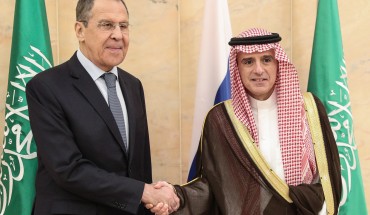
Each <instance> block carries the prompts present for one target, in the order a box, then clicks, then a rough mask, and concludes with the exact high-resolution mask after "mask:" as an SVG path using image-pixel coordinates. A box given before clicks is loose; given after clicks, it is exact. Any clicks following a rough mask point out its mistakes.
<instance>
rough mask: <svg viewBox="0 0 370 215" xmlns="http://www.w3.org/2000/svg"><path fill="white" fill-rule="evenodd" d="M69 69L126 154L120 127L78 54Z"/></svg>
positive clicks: (76, 84) (74, 56)
mask: <svg viewBox="0 0 370 215" xmlns="http://www.w3.org/2000/svg"><path fill="white" fill-rule="evenodd" d="M69 67H70V70H71V76H72V78H73V85H74V86H75V87H76V88H77V89H78V90H79V91H80V92H81V94H82V95H83V96H84V97H85V98H86V99H87V100H88V102H89V103H90V104H91V106H92V107H93V108H94V109H95V110H96V112H97V113H98V115H100V117H101V118H102V119H103V120H104V122H105V124H106V125H107V127H108V128H109V130H110V131H111V132H112V134H113V136H114V138H115V139H116V140H117V142H118V143H119V145H120V146H121V148H122V150H123V151H124V152H126V149H125V147H124V144H123V140H122V137H121V135H120V132H119V129H118V126H117V125H116V121H115V120H114V117H113V114H112V112H111V111H110V109H109V106H108V104H107V102H106V101H105V99H104V97H103V95H102V94H101V92H100V90H99V89H98V87H97V86H96V84H95V82H94V81H93V80H92V78H91V77H90V75H89V74H88V73H87V71H86V70H85V68H84V67H83V66H82V65H81V63H80V62H79V61H78V59H77V56H76V54H75V55H73V57H72V58H71V60H70V65H69ZM125 154H126V153H125Z"/></svg>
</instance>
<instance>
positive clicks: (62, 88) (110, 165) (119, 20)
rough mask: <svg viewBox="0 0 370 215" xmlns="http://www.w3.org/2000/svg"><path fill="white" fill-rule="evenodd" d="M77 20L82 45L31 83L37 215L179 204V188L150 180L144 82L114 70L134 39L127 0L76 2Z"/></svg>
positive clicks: (111, 214)
mask: <svg viewBox="0 0 370 215" xmlns="http://www.w3.org/2000/svg"><path fill="white" fill-rule="evenodd" d="M76 18H77V21H76V23H75V31H76V36H77V38H78V40H79V50H78V51H77V52H76V53H75V54H74V55H73V56H72V57H71V59H70V60H68V61H67V62H65V63H63V64H61V65H59V66H56V67H54V68H52V69H49V70H47V71H44V72H42V73H40V74H38V75H36V76H35V77H34V78H33V79H32V80H31V81H30V82H29V83H28V85H27V89H26V93H27V100H28V105H29V106H28V107H29V116H30V122H31V128H32V131H33V135H34V138H35V141H36V144H37V149H38V161H39V165H38V172H37V179H36V200H35V207H34V214H36V215H39V214H41V215H43V214H88V215H90V214H109V215H114V214H150V212H149V211H148V210H146V209H145V208H144V207H143V206H142V203H153V204H157V203H160V204H164V205H165V207H164V211H167V209H169V211H172V210H174V209H176V208H177V207H178V199H177V196H176V195H175V194H174V191H173V190H172V189H171V188H168V187H164V189H161V190H157V189H155V188H154V187H153V185H152V184H151V183H152V170H151V157H150V146H149V134H148V125H147V116H146V109H145V101H144V92H143V87H142V85H141V82H140V81H139V79H137V78H135V77H134V76H132V75H131V74H129V73H127V72H126V71H124V70H122V69H120V68H117V65H118V64H120V63H121V62H122V61H123V60H124V58H125V56H126V53H127V48H128V44H129V29H128V26H129V24H128V22H129V16H128V10H127V7H126V5H125V3H124V2H123V0H95V1H94V0H79V1H78V3H77V8H76ZM108 74H109V75H108ZM107 76H112V77H113V79H112V80H111V81H110V82H109V81H108V80H107V79H108V78H107ZM112 84H113V85H115V86H113V85H112ZM111 85H112V86H113V88H112V86H111ZM112 89H113V90H112ZM113 102H115V103H113ZM117 111H118V112H117ZM167 206H168V208H166V207H167Z"/></svg>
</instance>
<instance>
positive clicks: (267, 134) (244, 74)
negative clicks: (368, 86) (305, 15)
mask: <svg viewBox="0 0 370 215" xmlns="http://www.w3.org/2000/svg"><path fill="white" fill-rule="evenodd" d="M280 40H281V37H280V36H279V35H278V34H276V33H270V32H267V31H265V30H263V29H256V28H254V29H250V30H247V31H245V32H243V33H241V34H240V35H239V36H238V37H236V38H232V39H231V41H230V42H229V44H230V45H231V46H232V48H231V51H230V62H229V65H230V68H229V69H230V74H231V86H232V89H231V93H232V99H231V100H228V101H225V102H223V103H220V104H218V105H216V106H214V107H213V108H212V109H211V110H210V111H209V113H208V115H207V117H206V119H205V122H204V126H203V131H202V136H201V140H200V147H199V150H198V156H199V157H198V159H199V160H200V161H201V162H200V163H199V168H198V178H196V179H195V180H193V181H191V182H190V183H188V184H185V185H182V186H178V185H175V189H176V190H177V193H178V196H179V198H180V202H181V206H180V209H179V211H178V212H177V213H176V214H212V215H217V214H226V215H236V214H243V215H245V214H266V215H268V214H274V215H276V214H304V215H309V214H337V213H338V206H339V201H340V196H341V180H340V163H339V155H338V151H337V147H336V143H335V139H334V137H333V134H332V131H331V128H330V124H329V121H328V117H327V114H326V112H325V108H324V106H323V105H322V103H321V102H320V101H319V100H318V98H317V97H315V96H314V95H312V94H311V93H303V94H302V93H301V91H300V88H299V81H298V74H297V71H296V69H295V67H294V66H293V64H292V63H290V61H289V59H288V57H287V55H286V54H285V52H284V50H283V49H282V47H281V46H280V44H279V41H280ZM157 186H158V187H160V186H170V185H167V184H166V183H165V182H162V183H159V184H158V185H157ZM147 207H148V208H150V207H151V205H147ZM158 208H160V207H153V208H152V209H151V210H152V212H156V211H158Z"/></svg>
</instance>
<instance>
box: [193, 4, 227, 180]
mask: <svg viewBox="0 0 370 215" xmlns="http://www.w3.org/2000/svg"><path fill="white" fill-rule="evenodd" d="M231 35H232V34H231V24H230V18H229V9H228V4H227V0H206V2H205V7H204V19H203V32H202V40H201V42H202V43H201V49H200V57H199V66H198V77H197V88H196V95H195V108H194V120H193V134H192V145H191V147H190V170H189V175H188V181H190V180H192V179H194V178H195V176H196V160H195V159H194V158H195V154H196V152H197V149H198V144H199V138H200V135H201V131H202V126H203V121H204V118H205V117H206V114H207V113H208V111H209V109H210V108H211V107H212V106H213V105H214V104H217V103H219V102H222V101H224V100H227V99H230V97H231V91H230V89H231V87H230V72H229V67H228V56H229V51H230V47H229V45H228V42H229V41H230V38H231Z"/></svg>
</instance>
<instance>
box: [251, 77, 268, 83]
mask: <svg viewBox="0 0 370 215" xmlns="http://www.w3.org/2000/svg"><path fill="white" fill-rule="evenodd" d="M251 80H252V81H254V82H263V81H267V78H252V79H251Z"/></svg>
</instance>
